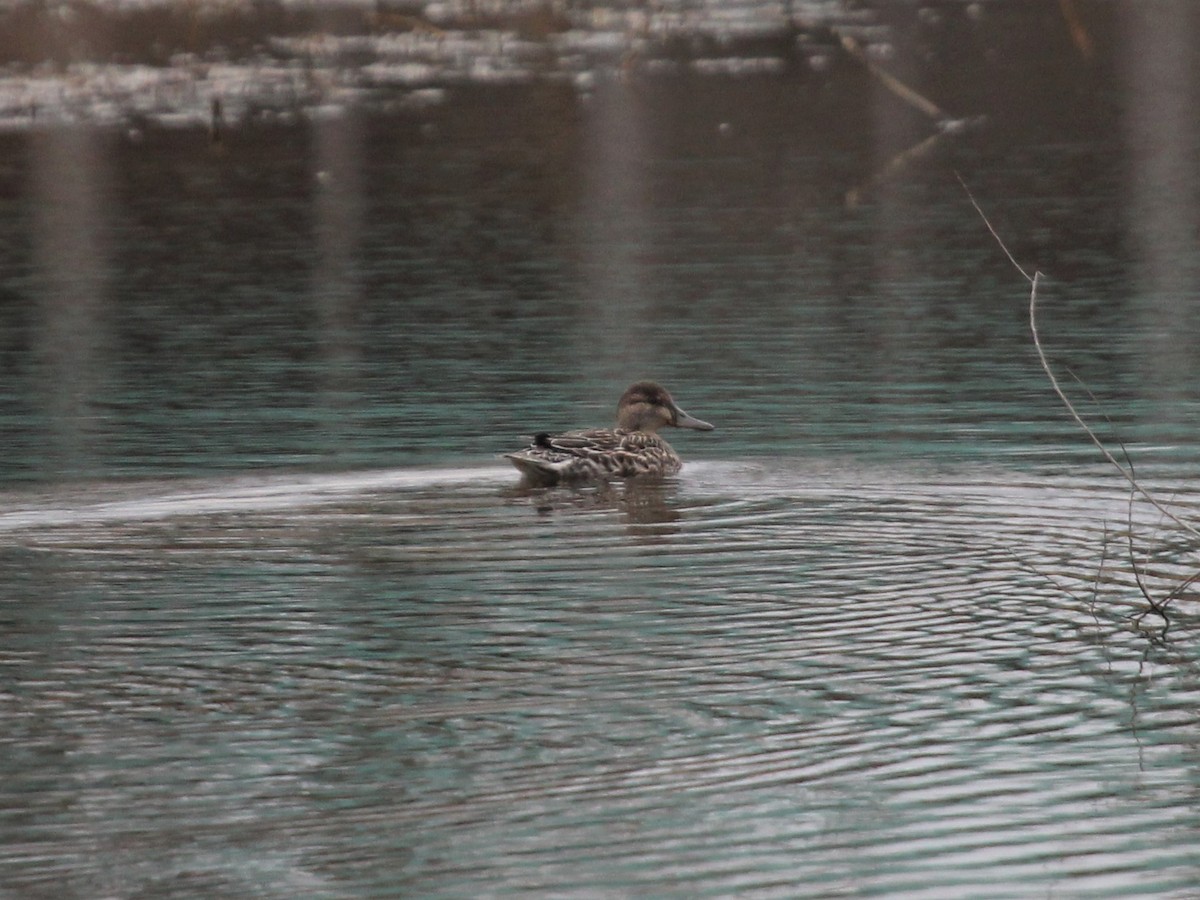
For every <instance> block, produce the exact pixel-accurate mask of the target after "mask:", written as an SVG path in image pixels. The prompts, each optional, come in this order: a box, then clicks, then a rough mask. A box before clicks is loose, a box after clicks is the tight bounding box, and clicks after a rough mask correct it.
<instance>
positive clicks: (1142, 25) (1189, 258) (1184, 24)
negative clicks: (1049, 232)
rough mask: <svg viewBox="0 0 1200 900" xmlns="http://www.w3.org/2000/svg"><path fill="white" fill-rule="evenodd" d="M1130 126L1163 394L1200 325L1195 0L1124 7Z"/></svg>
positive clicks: (1189, 357)
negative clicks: (1199, 297)
mask: <svg viewBox="0 0 1200 900" xmlns="http://www.w3.org/2000/svg"><path fill="white" fill-rule="evenodd" d="M1123 25H1124V41H1125V47H1124V54H1123V55H1124V69H1125V92H1126V93H1125V117H1124V124H1125V130H1126V135H1127V141H1128V146H1129V178H1128V191H1129V208H1128V221H1129V223H1130V225H1129V228H1130V233H1129V236H1128V242H1129V247H1130V249H1131V251H1132V252H1131V256H1132V262H1133V267H1132V277H1133V283H1134V285H1135V302H1137V304H1138V306H1139V307H1140V309H1141V312H1142V321H1143V325H1144V327H1143V329H1142V334H1141V337H1142V338H1143V339H1144V340H1145V342H1146V343H1145V346H1144V347H1143V348H1142V349H1141V352H1140V353H1139V357H1140V358H1141V359H1142V360H1144V362H1145V365H1146V367H1147V369H1148V372H1147V378H1146V379H1145V380H1146V382H1147V385H1148V386H1149V387H1150V389H1151V390H1152V391H1153V392H1154V393H1155V394H1156V395H1158V396H1160V397H1163V398H1167V397H1169V396H1170V395H1172V394H1173V393H1174V392H1175V391H1176V390H1177V389H1178V388H1179V387H1180V386H1181V385H1182V379H1183V377H1184V376H1186V375H1187V374H1188V372H1189V370H1190V369H1191V367H1192V366H1193V365H1194V362H1195V359H1196V353H1195V347H1194V340H1193V336H1194V334H1195V332H1196V328H1197V326H1198V325H1200V307H1198V306H1197V303H1196V297H1197V293H1198V289H1200V272H1198V264H1200V253H1198V247H1197V234H1198V229H1200V216H1198V215H1197V201H1198V200H1200V172H1198V171H1197V146H1198V139H1200V119H1198V118H1197V112H1196V110H1197V103H1198V102H1200V91H1198V90H1197V86H1196V70H1197V67H1196V60H1195V57H1196V50H1195V46H1196V41H1197V39H1200V27H1198V26H1200V6H1198V5H1197V4H1196V3H1195V2H1193V0H1139V2H1136V3H1128V4H1126V6H1125V9H1124V20H1123Z"/></svg>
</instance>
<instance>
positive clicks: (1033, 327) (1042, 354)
mask: <svg viewBox="0 0 1200 900" xmlns="http://www.w3.org/2000/svg"><path fill="white" fill-rule="evenodd" d="M956 175H957V173H956ZM957 177H958V182H959V184H961V185H962V186H963V190H964V191H966V192H967V197H968V199H970V201H971V205H972V206H974V207H975V211H976V212H977V213H979V217H980V218H981V219H983V224H984V225H986V226H987V229H988V231H990V232H991V234H992V237H993V238H995V240H996V243H997V244H999V245H1000V249H1001V250H1003V251H1004V255H1005V256H1007V257H1008V260H1009V262H1011V263H1012V264H1013V267H1014V268H1016V270H1017V271H1018V272H1020V273H1021V275H1023V276H1024V278H1025V280H1026V281H1028V282H1029V284H1030V289H1029V330H1030V331H1031V332H1032V334H1033V346H1034V349H1035V350H1036V351H1037V355H1038V361H1039V362H1040V363H1041V365H1042V371H1043V372H1045V373H1046V377H1047V378H1048V379H1049V380H1050V386H1051V387H1052V388H1053V389H1054V393H1055V394H1057V395H1058V399H1059V400H1060V401H1062V404H1063V406H1065V407H1066V408H1067V412H1069V413H1070V414H1071V418H1073V419H1074V420H1075V423H1076V424H1077V425H1078V426H1079V427H1080V428H1082V429H1083V431H1084V433H1085V434H1086V435H1087V436H1088V438H1089V439H1090V440H1091V442H1092V443H1093V444H1095V445H1096V448H1097V449H1098V450H1099V451H1100V453H1101V454H1103V456H1104V458H1105V459H1106V460H1108V462H1110V463H1111V464H1112V465H1113V466H1114V467H1115V468H1116V470H1117V471H1118V472H1120V473H1121V476H1122V477H1123V478H1124V479H1125V480H1126V481H1128V482H1129V485H1130V487H1131V488H1132V490H1133V491H1134V492H1135V493H1137V494H1139V495H1140V496H1141V497H1142V499H1144V500H1145V501H1146V502H1147V503H1149V504H1150V505H1151V506H1153V507H1154V508H1155V509H1157V510H1158V511H1159V512H1160V513H1162V514H1163V515H1164V516H1166V517H1167V518H1168V519H1170V520H1171V521H1172V522H1174V523H1175V524H1176V525H1178V526H1179V527H1180V528H1182V529H1183V530H1184V531H1186V532H1188V533H1189V534H1191V535H1193V536H1195V537H1197V538H1200V529H1197V528H1196V527H1195V526H1194V525H1191V524H1189V523H1188V522H1186V521H1184V520H1183V519H1181V518H1180V517H1179V516H1177V515H1175V513H1173V512H1171V511H1170V510H1169V509H1167V507H1166V506H1164V505H1163V504H1162V503H1160V502H1159V500H1158V499H1157V498H1156V497H1154V496H1153V495H1152V494H1151V493H1150V492H1149V491H1147V490H1146V489H1145V488H1143V487H1142V486H1141V485H1140V484H1139V483H1138V481H1137V479H1136V478H1135V477H1134V475H1133V472H1132V466H1131V468H1130V471H1126V470H1125V468H1124V467H1123V466H1122V465H1121V464H1120V463H1119V462H1118V461H1117V458H1116V457H1115V456H1113V454H1112V451H1110V450H1109V449H1108V448H1107V447H1105V446H1104V443H1103V442H1102V441H1101V440H1100V438H1099V437H1097V436H1096V433H1095V432H1094V431H1093V430H1092V428H1091V426H1089V425H1088V424H1087V422H1085V421H1084V419H1083V416H1081V415H1080V414H1079V411H1078V410H1077V409H1076V408H1075V405H1074V404H1073V403H1072V402H1071V400H1070V398H1069V397H1067V395H1066V393H1065V392H1064V391H1063V389H1062V385H1060V384H1059V383H1058V377H1057V376H1056V375H1055V374H1054V370H1053V369H1052V368H1051V367H1050V361H1049V359H1047V357H1046V351H1045V349H1044V348H1043V347H1042V338H1041V335H1040V334H1039V333H1038V323H1037V301H1038V294H1037V291H1038V284H1039V283H1040V282H1041V279H1042V277H1043V276H1042V273H1041V272H1039V271H1037V270H1035V271H1034V273H1033V275H1032V277H1031V276H1030V275H1029V273H1028V272H1027V271H1026V270H1025V269H1024V268H1023V267H1022V266H1021V264H1020V263H1018V262H1017V260H1016V258H1015V257H1014V256H1013V255H1012V252H1011V251H1010V250H1009V249H1008V246H1007V245H1006V244H1005V243H1004V241H1003V239H1002V238H1001V237H1000V235H999V234H998V233H997V232H996V229H995V228H993V227H992V223H991V222H990V221H989V220H988V217H987V215H986V214H985V213H984V211H983V209H982V207H980V205H979V202H978V201H977V200H976V199H975V195H974V194H972V193H971V189H970V188H969V187H968V186H967V183H966V181H965V180H963V177H962V176H961V175H957ZM1128 458H1129V457H1128V453H1127V454H1126V459H1127V460H1128Z"/></svg>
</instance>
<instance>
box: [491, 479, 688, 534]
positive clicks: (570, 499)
mask: <svg viewBox="0 0 1200 900" xmlns="http://www.w3.org/2000/svg"><path fill="white" fill-rule="evenodd" d="M506 496H508V497H510V498H512V499H514V500H517V501H521V502H526V503H528V504H529V505H530V507H531V508H532V509H533V510H534V511H536V512H537V513H538V515H542V516H551V515H554V514H556V513H568V512H572V511H596V510H600V511H604V510H613V511H616V512H618V513H620V514H621V516H622V517H623V518H624V520H625V522H626V523H627V524H629V525H636V526H638V528H637V531H636V534H638V535H639V536H655V535H669V534H675V533H677V532H678V531H679V527H678V525H676V524H675V523H677V522H678V521H679V520H680V519H681V518H683V513H682V512H681V511H680V510H679V508H678V507H679V503H678V496H679V483H678V482H677V481H675V480H673V479H669V478H627V479H623V480H619V481H601V482H590V483H587V484H580V485H577V486H566V485H556V486H549V487H547V486H539V485H532V484H526V483H522V484H519V485H517V486H516V487H513V488H509V489H508V490H507V491H506ZM647 526H649V527H647Z"/></svg>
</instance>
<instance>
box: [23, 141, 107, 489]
mask: <svg viewBox="0 0 1200 900" xmlns="http://www.w3.org/2000/svg"><path fill="white" fill-rule="evenodd" d="M30 146H31V150H32V154H33V166H32V169H33V179H32V186H31V191H32V198H33V207H34V215H33V261H34V272H35V273H36V279H35V285H36V288H35V290H36V292H37V296H36V304H37V309H38V321H37V323H36V327H35V328H34V335H35V337H34V341H35V344H36V347H37V358H38V363H39V366H40V368H41V371H42V377H41V378H40V379H39V382H40V386H41V391H42V392H43V395H42V396H43V402H44V404H45V412H46V417H47V419H48V421H49V443H48V446H47V451H46V457H45V459H44V461H43V465H44V467H45V468H46V469H47V470H48V471H50V472H55V473H60V474H81V473H84V472H86V471H88V470H89V469H90V467H91V464H92V461H93V459H94V456H95V446H94V442H95V441H96V440H97V439H98V437H99V429H98V427H97V423H98V418H97V410H96V406H95V400H96V399H97V397H98V396H99V394H100V392H101V384H102V382H103V380H104V376H105V369H106V365H105V359H104V349H103V348H104V340H103V338H102V336H103V334H104V331H105V323H104V317H103V315H102V308H103V302H104V293H105V290H106V287H107V279H108V263H107V259H106V252H105V246H104V245H105V240H104V235H105V228H106V221H105V219H106V213H105V196H104V193H105V192H104V189H103V182H104V176H103V172H104V169H105V164H104V162H103V159H102V153H103V146H102V143H101V141H100V139H99V137H98V136H97V135H96V134H95V133H94V132H93V131H92V130H90V129H88V128H87V127H85V126H81V125H62V126H50V127H47V128H43V129H38V130H37V131H35V132H34V133H33V135H32V136H31V144H30Z"/></svg>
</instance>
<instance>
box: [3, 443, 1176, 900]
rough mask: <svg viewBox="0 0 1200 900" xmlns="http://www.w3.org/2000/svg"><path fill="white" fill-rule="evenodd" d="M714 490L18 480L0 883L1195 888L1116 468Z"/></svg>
mask: <svg viewBox="0 0 1200 900" xmlns="http://www.w3.org/2000/svg"><path fill="white" fill-rule="evenodd" d="M697 468H698V469H699V470H700V471H699V473H698V475H697V477H694V478H693V477H691V473H690V472H689V473H685V475H684V477H683V478H681V479H680V480H678V481H674V482H667V483H664V484H659V485H646V486H642V487H634V486H629V487H619V486H618V487H614V488H608V489H584V490H579V491H565V490H564V491H553V490H551V491H533V492H524V491H514V490H513V489H512V488H511V486H510V485H511V476H510V475H509V474H508V473H507V472H504V473H503V474H502V473H501V472H500V471H499V470H497V469H494V468H489V469H481V470H468V471H466V472H464V471H462V470H428V471H423V472H414V471H394V472H377V473H364V474H358V475H344V476H343V475H330V476H303V477H293V476H279V477H277V478H273V479H266V480H260V481H257V482H254V483H248V482H245V481H242V480H236V479H235V480H231V481H228V482H221V481H217V480H212V481H209V482H205V483H188V484H186V485H178V486H177V485H173V484H171V483H168V482H164V483H159V484H154V485H150V484H137V485H128V484H126V485H107V486H97V487H91V488H72V489H70V490H69V491H65V492H57V493H42V494H34V493H24V494H10V495H9V496H8V497H7V498H6V504H5V508H6V511H5V512H4V513H3V514H0V531H2V532H3V534H4V545H3V547H2V548H0V565H2V566H3V571H4V572H5V573H6V576H5V577H6V579H8V580H9V581H10V583H15V581H14V580H15V579H17V578H18V576H17V574H16V573H17V572H25V573H27V574H28V573H32V574H29V575H28V577H27V578H26V580H25V582H24V583H25V585H26V588H28V589H31V590H35V591H36V593H37V595H38V596H39V598H40V601H39V602H38V603H36V604H32V605H28V606H26V607H23V608H18V607H14V606H11V605H10V606H9V607H8V608H7V617H8V620H9V628H8V637H7V638H6V643H5V651H4V656H3V661H4V667H5V671H6V672H8V673H9V678H8V681H7V686H6V688H5V689H4V691H3V692H2V693H0V703H2V704H3V709H4V710H5V715H6V718H7V721H8V723H9V727H8V729H7V730H8V735H7V737H6V738H5V744H6V746H7V747H8V748H9V750H10V751H11V752H17V753H19V754H21V755H22V758H23V759H24V760H25V762H24V763H23V764H22V765H20V766H19V767H18V769H17V773H16V775H15V776H14V777H13V778H10V779H9V782H8V784H7V786H6V787H5V788H4V790H3V791H0V794H2V795H3V796H0V800H4V801H5V803H4V805H5V806H6V807H7V808H9V809H10V810H16V809H24V810H25V811H26V812H25V813H23V814H17V813H15V812H10V813H8V814H6V815H5V817H4V820H3V821H4V826H3V827H4V829H5V832H6V835H8V836H9V837H10V838H11V840H9V841H6V845H5V846H6V850H5V851H4V862H5V866H4V868H5V870H6V872H7V874H6V875H5V876H4V884H5V886H6V887H8V888H10V889H13V890H17V891H19V892H20V891H23V892H33V893H37V892H38V891H44V890H46V889H48V886H49V885H50V884H52V883H53V884H57V885H65V886H66V889H68V890H72V891H80V890H82V889H83V888H82V886H83V885H85V884H89V883H92V882H93V881H94V879H96V878H103V879H106V883H108V884H110V886H112V890H114V891H116V892H117V893H130V892H133V891H134V889H135V888H136V889H140V890H145V891H150V892H154V891H160V890H162V889H163V887H162V885H163V884H164V883H165V882H163V879H166V880H167V882H166V883H169V882H170V881H171V879H172V878H174V879H175V880H176V881H175V883H177V884H183V885H188V884H195V885H206V886H208V887H209V888H211V889H213V890H226V891H232V892H234V893H238V892H244V891H246V890H250V889H251V886H254V885H259V886H261V885H264V884H267V885H273V886H274V888H275V889H276V890H278V889H280V888H279V886H280V885H290V886H296V885H302V886H303V887H302V891H303V892H304V893H306V894H308V895H312V896H343V895H344V894H345V893H346V892H349V893H352V894H357V893H359V892H362V891H366V892H370V891H371V890H374V889H378V888H379V887H380V886H382V885H388V886H389V887H394V886H395V885H397V884H403V885H404V888H405V890H406V892H408V891H411V892H414V893H423V894H428V893H443V892H451V893H460V892H462V891H464V890H465V891H482V892H485V893H504V894H519V893H526V892H531V891H532V892H536V893H549V894H555V895H562V894H572V893H587V892H589V891H590V889H591V887H593V886H595V885H597V884H606V885H609V886H610V889H611V891H612V892H613V893H615V894H622V895H624V894H630V893H655V894H669V895H695V894H728V893H735V892H749V893H754V894H756V895H762V896H772V895H780V896H794V895H795V894H796V893H801V894H809V895H811V894H826V893H850V894H871V893H886V894H887V895H889V896H930V897H934V896H946V895H948V894H956V895H958V894H962V893H964V892H966V893H970V892H972V891H985V892H987V893H989V895H993V896H1019V895H1025V894H1027V893H1029V892H1030V891H1031V890H1034V889H1035V887H1036V889H1038V890H1040V889H1041V888H1042V887H1044V886H1045V885H1047V884H1058V885H1061V886H1063V889H1064V890H1067V891H1069V892H1073V891H1075V890H1076V889H1085V888H1086V890H1087V891H1089V892H1096V893H1101V894H1105V893H1107V894H1120V893H1122V892H1126V891H1129V890H1133V889H1135V887H1136V886H1137V885H1145V884H1147V883H1152V884H1153V885H1155V888H1154V890H1155V891H1157V892H1160V893H1171V892H1180V891H1183V890H1184V889H1185V888H1186V887H1187V886H1188V885H1190V884H1193V883H1194V864H1195V862H1196V860H1195V859H1194V857H1193V855H1192V854H1191V852H1190V851H1189V850H1186V849H1181V847H1180V845H1179V842H1178V840H1177V837H1176V835H1177V834H1178V833H1179V831H1180V830H1181V829H1182V830H1185V831H1186V830H1188V829H1194V827H1195V826H1196V825H1197V822H1196V818H1195V811H1194V810H1193V809H1191V808H1190V805H1189V804H1187V803H1182V804H1181V803H1179V802H1178V801H1177V800H1176V799H1175V793H1174V791H1175V789H1176V786H1177V785H1179V784H1180V783H1187V782H1188V779H1189V778H1190V777H1191V776H1189V775H1188V774H1187V773H1188V772H1190V771H1192V770H1193V768H1194V767H1193V766H1192V762H1193V761H1194V755H1195V750H1194V734H1195V727H1196V724H1197V715H1196V713H1195V709H1196V708H1197V700H1198V699H1200V696H1198V688H1197V674H1198V671H1200V669H1198V667H1197V666H1196V665H1195V664H1194V662H1193V661H1192V659H1191V654H1189V653H1188V652H1186V650H1185V649H1184V648H1186V647H1188V646H1190V645H1191V642H1192V641H1193V640H1194V637H1195V633H1196V630H1197V628H1196V624H1197V622H1196V616H1195V613H1194V612H1193V611H1191V610H1190V609H1188V608H1187V604H1186V603H1180V604H1178V606H1179V608H1178V611H1177V614H1176V617H1175V621H1174V622H1173V629H1174V641H1173V642H1167V643H1164V644H1161V645H1156V644H1155V643H1154V642H1153V640H1152V636H1151V635H1148V634H1147V633H1144V632H1140V631H1138V630H1137V629H1136V628H1132V627H1130V625H1129V623H1128V622H1127V621H1126V620H1125V619H1124V616H1125V614H1126V613H1128V612H1131V611H1136V610H1139V609H1143V608H1144V607H1145V602H1144V599H1143V598H1142V597H1141V595H1140V592H1138V590H1137V586H1136V582H1135V581H1134V578H1133V575H1132V572H1131V569H1130V566H1129V564H1128V557H1127V555H1124V556H1123V555H1122V554H1121V553H1119V552H1118V551H1117V550H1116V549H1109V550H1107V551H1106V550H1105V549H1104V542H1105V540H1106V537H1107V539H1108V540H1109V541H1110V542H1113V543H1115V542H1116V540H1117V537H1118V536H1119V534H1120V533H1121V532H1123V531H1127V530H1128V529H1129V527H1130V522H1131V520H1130V518H1129V515H1130V513H1129V508H1128V500H1127V496H1126V495H1125V493H1124V489H1123V488H1122V487H1121V486H1120V484H1119V483H1118V484H1112V483H1111V482H1109V481H1104V480H1086V479H1081V480H1076V481H1071V480H1068V479H1063V478H1053V477H1033V476H1031V475H1028V474H1017V473H1006V472H1002V471H989V472H983V473H981V472H978V471H970V470H967V471H961V472H957V473H955V472H939V473H921V472H918V471H903V470H887V469H880V470H876V471H872V470H870V469H869V468H863V469H859V470H857V471H855V470H851V469H848V468H843V469H838V470H829V469H827V468H825V467H822V466H819V465H814V464H812V463H804V462H797V461H779V462H777V463H770V462H758V463H755V464H753V465H751V464H728V465H722V464H716V463H708V464H701V465H700V466H698V467H697ZM1176 499H1177V500H1178V502H1179V503H1180V504H1181V505H1182V506H1181V508H1186V509H1192V508H1194V507H1195V504H1196V502H1197V495H1196V494H1194V493H1192V494H1189V493H1186V492H1185V493H1183V494H1181V495H1180V496H1178V497H1177V498H1176ZM1132 523H1133V525H1134V526H1135V529H1138V530H1139V534H1138V538H1137V542H1138V545H1139V547H1140V548H1141V549H1140V550H1139V552H1141V553H1145V552H1148V551H1149V550H1154V549H1155V546H1154V545H1155V544H1156V543H1157V544H1160V545H1162V546H1166V545H1167V544H1169V541H1168V538H1169V537H1170V535H1169V534H1168V533H1167V531H1166V529H1164V528H1163V526H1162V525H1161V523H1160V522H1159V517H1158V516H1157V514H1151V513H1148V512H1147V511H1146V510H1144V509H1142V508H1140V507H1135V508H1134V511H1133V519H1132ZM1188 549H1189V548H1188V545H1187V543H1186V542H1180V543H1178V545H1177V546H1175V548H1174V551H1173V555H1171V554H1164V553H1162V552H1161V547H1159V548H1158V550H1159V551H1160V556H1162V557H1163V558H1162V559H1161V560H1159V561H1158V562H1157V563H1156V572H1155V574H1156V578H1157V581H1156V584H1158V583H1161V584H1166V583H1169V581H1170V578H1171V577H1180V575H1181V574H1182V573H1186V572H1187V571H1188V570H1187V559H1186V551H1187V550H1188ZM1106 556H1107V562H1106V563H1105V565H1104V568H1103V571H1101V563H1102V560H1104V558H1105V557H1106ZM1167 557H1170V558H1167ZM34 579H36V581H35V580H34ZM35 585H36V587H35ZM35 759H36V760H37V763H36V764H34V763H33V760H35ZM18 797H19V798H20V802H19V803H18V802H17V798H18ZM101 823H103V824H101ZM174 823H179V824H174ZM184 823H186V824H184ZM183 828H186V829H187V830H188V831H189V832H191V834H192V835H193V839H192V840H191V842H190V843H189V842H183V841H180V840H177V839H175V837H173V835H174V833H175V832H176V831H178V830H179V829H183ZM351 834H354V835H357V836H358V837H356V838H355V841H357V842H359V845H358V848H357V849H352V848H353V847H354V846H355V845H354V844H353V843H351V842H349V835H351ZM1130 834H1138V835H1139V836H1140V837H1139V839H1138V840H1137V841H1135V842H1133V843H1131V842H1130V839H1129V835H1130ZM151 835H154V836H156V838H159V839H161V840H158V841H157V843H156V840H155V839H150V836H151ZM156 846H157V847H159V849H160V850H161V851H162V853H163V854H165V857H164V859H163V860H161V861H160V863H159V864H155V865H153V866H152V865H150V864H149V862H148V857H147V855H146V854H147V853H148V852H154V847H156ZM242 847H252V848H254V852H253V853H249V852H247V851H245V850H243V849H240V848H242ZM147 848H149V849H147ZM339 848H340V849H339ZM101 859H107V860H109V862H108V863H106V864H104V870H103V872H101V871H100V870H98V869H97V868H96V866H97V865H99V863H97V862H89V860H93V861H95V860H101ZM1147 867H1150V868H1151V869H1152V870H1153V872H1154V875H1153V878H1152V881H1150V882H1147V881H1145V880H1144V878H1145V874H1144V873H1145V870H1146V868H1147ZM172 873H174V874H172ZM1139 879H1142V880H1139Z"/></svg>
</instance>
